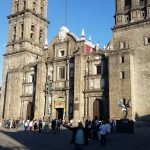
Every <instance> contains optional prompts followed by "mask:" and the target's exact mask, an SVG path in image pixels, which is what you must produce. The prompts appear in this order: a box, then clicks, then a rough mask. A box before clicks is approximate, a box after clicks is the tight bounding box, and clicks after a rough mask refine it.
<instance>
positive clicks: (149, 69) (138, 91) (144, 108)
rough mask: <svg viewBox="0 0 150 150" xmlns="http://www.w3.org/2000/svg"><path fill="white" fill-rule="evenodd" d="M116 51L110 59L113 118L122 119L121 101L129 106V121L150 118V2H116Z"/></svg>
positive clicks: (121, 0) (117, 0)
mask: <svg viewBox="0 0 150 150" xmlns="http://www.w3.org/2000/svg"><path fill="white" fill-rule="evenodd" d="M113 32H114V36H113V45H114V50H112V51H111V52H110V55H109V67H110V68H109V94H110V117H111V118H112V119H120V118H122V117H123V116H122V111H121V109H120V108H119V107H118V101H119V100H122V102H123V103H127V102H128V103H129V108H128V110H129V113H128V118H130V119H142V118H145V117H148V116H149V114H150V100H149V97H150V92H149V91H150V59H149V58H150V50H149V49H150V0H116V13H115V26H114V28H113Z"/></svg>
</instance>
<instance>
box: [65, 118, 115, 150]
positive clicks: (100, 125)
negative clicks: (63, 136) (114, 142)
mask: <svg viewBox="0 0 150 150" xmlns="http://www.w3.org/2000/svg"><path fill="white" fill-rule="evenodd" d="M66 128H68V129H69V130H71V131H73V134H72V139H71V143H73V144H74V150H78V149H80V150H84V146H85V145H88V143H89V141H90V140H96V139H98V140H99V141H100V143H101V145H102V146H105V145H106V140H107V139H108V138H109V136H110V134H111V133H112V132H114V131H115V121H112V122H109V121H106V120H102V121H100V120H93V121H91V120H86V121H85V127H84V126H83V123H82V122H80V121H79V122H78V127H72V126H67V125H66Z"/></svg>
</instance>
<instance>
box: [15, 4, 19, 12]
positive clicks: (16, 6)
mask: <svg viewBox="0 0 150 150" xmlns="http://www.w3.org/2000/svg"><path fill="white" fill-rule="evenodd" d="M15 10H16V12H18V11H19V3H18V2H15Z"/></svg>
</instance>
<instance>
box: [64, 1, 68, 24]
mask: <svg viewBox="0 0 150 150" xmlns="http://www.w3.org/2000/svg"><path fill="white" fill-rule="evenodd" d="M67 13H68V0H66V6H65V26H67V15H68V14H67Z"/></svg>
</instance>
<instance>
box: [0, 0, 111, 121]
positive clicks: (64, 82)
mask: <svg viewBox="0 0 150 150" xmlns="http://www.w3.org/2000/svg"><path fill="white" fill-rule="evenodd" d="M12 2H13V3H12V14H11V15H10V16H9V17H8V19H9V23H10V31H9V39H8V44H7V51H6V53H5V55H4V70H3V83H2V99H1V105H0V106H1V108H0V113H1V117H2V118H4V119H16V118H20V119H39V118H43V117H45V118H47V117H48V118H50V119H55V118H61V119H63V118H64V119H66V120H68V119H74V120H85V119H93V118H100V117H102V116H104V115H105V116H107V117H108V116H109V110H108V109H109V108H108V107H109V104H108V86H107V85H108V81H107V73H108V71H107V63H108V61H107V59H106V58H105V57H104V54H103V52H102V50H100V49H99V46H98V45H93V44H92V42H91V41H90V40H86V38H85V35H84V31H82V36H81V38H78V37H77V36H76V35H75V34H73V33H71V32H70V31H69V29H67V28H66V27H61V29H60V31H59V33H58V35H57V36H56V37H55V38H54V39H53V41H52V42H51V43H50V45H49V46H48V44H47V42H45V41H46V36H47V28H48V23H49V22H48V20H47V0H39V1H35V0H24V1H18V0H17V1H16V0H13V1H12ZM105 60H106V61H105Z"/></svg>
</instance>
